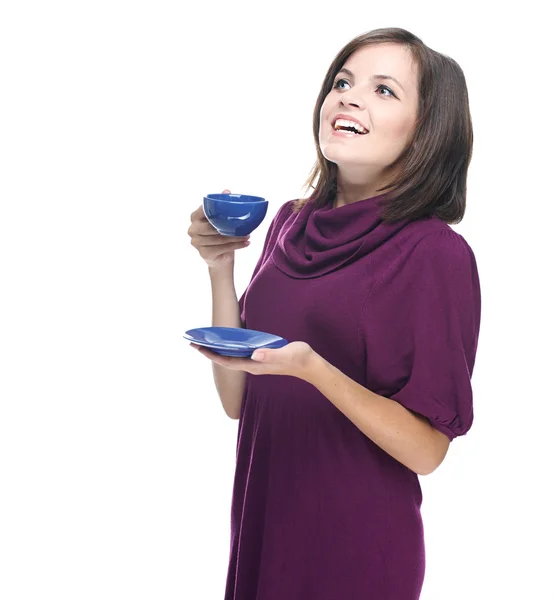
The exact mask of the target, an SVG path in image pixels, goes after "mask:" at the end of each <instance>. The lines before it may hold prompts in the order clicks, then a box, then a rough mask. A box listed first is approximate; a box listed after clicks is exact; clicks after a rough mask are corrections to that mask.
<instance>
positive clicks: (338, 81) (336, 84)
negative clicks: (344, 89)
mask: <svg viewBox="0 0 554 600" xmlns="http://www.w3.org/2000/svg"><path fill="white" fill-rule="evenodd" d="M341 81H344V82H345V83H348V81H346V79H337V81H335V85H334V86H333V87H334V88H339V85H340V82H341Z"/></svg>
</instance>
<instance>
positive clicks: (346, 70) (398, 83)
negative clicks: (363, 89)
mask: <svg viewBox="0 0 554 600" xmlns="http://www.w3.org/2000/svg"><path fill="white" fill-rule="evenodd" d="M339 73H346V74H347V75H349V76H350V77H352V79H354V73H352V71H350V69H346V68H345V67H343V68H342V69H341V70H340V71H339V72H338V73H337V75H338V74H339ZM370 79H381V80H383V79H384V80H386V79H391V80H392V81H394V82H395V83H396V84H397V85H398V87H399V88H400V89H401V90H402V91H405V90H404V88H403V87H402V84H401V83H400V81H398V79H396V78H395V77H393V76H392V75H372V76H371V77H370Z"/></svg>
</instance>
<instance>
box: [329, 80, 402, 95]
mask: <svg viewBox="0 0 554 600" xmlns="http://www.w3.org/2000/svg"><path fill="white" fill-rule="evenodd" d="M343 82H344V83H348V80H346V79H337V81H335V83H334V85H333V89H344V88H341V83H343ZM348 85H350V84H349V83H348ZM376 90H378V91H381V90H386V91H387V92H388V94H379V96H394V97H395V98H396V94H395V93H394V92H393V91H392V90H391V89H390V88H388V87H387V86H386V85H383V84H379V85H378V86H377V88H376Z"/></svg>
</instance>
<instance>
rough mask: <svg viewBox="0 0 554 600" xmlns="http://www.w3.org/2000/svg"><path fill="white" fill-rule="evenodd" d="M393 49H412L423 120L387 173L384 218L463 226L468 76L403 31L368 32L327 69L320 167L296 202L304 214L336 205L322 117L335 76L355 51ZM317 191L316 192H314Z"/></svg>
mask: <svg viewBox="0 0 554 600" xmlns="http://www.w3.org/2000/svg"><path fill="white" fill-rule="evenodd" d="M385 42H389V43H390V42H393V43H397V44H401V45H403V46H405V47H407V48H408V49H409V50H410V52H411V55H412V57H413V59H414V60H415V62H416V64H417V67H418V93H419V103H418V113H417V119H416V124H415V127H414V129H413V131H412V134H411V137H410V139H409V142H408V143H407V145H406V147H405V149H404V150H403V152H402V153H401V154H400V156H399V157H398V158H397V160H396V161H394V162H393V163H392V164H391V165H389V166H388V167H387V168H386V170H385V172H384V177H385V185H384V186H382V187H381V188H379V189H378V190H377V191H378V192H380V193H382V194H384V201H383V203H382V209H381V217H382V218H383V220H385V221H390V222H393V221H398V220H402V219H407V220H414V219H417V218H420V217H424V216H428V215H432V214H434V215H436V216H438V217H439V218H440V219H442V220H443V221H445V222H446V223H459V222H460V221H461V220H462V218H463V216H464V213H465V207H466V189H467V183H466V182H467V171H468V167H469V163H470V161H471V153H472V149H473V128H472V123H471V115H470V112H469V100H468V92H467V86H466V81H465V77H464V73H463V71H462V69H461V68H460V66H459V65H458V63H457V62H456V61H454V60H453V59H452V58H449V57H448V56H445V55H443V54H440V53H438V52H436V51H434V50H431V49H430V48H428V47H427V46H426V45H425V44H424V43H423V42H422V41H421V40H420V39H419V38H418V37H416V36H415V35H413V34H412V33H410V32H409V31H406V30H405V29H400V28H384V29H375V30H373V31H369V32H367V33H364V34H362V35H359V36H358V37H356V38H354V39H353V40H352V41H351V42H349V43H348V44H346V46H344V48H343V49H342V50H340V52H339V53H338V54H337V56H336V57H335V59H334V60H333V62H332V63H331V66H330V67H329V69H328V71H327V74H326V75H325V79H324V80H323V84H322V86H321V90H320V92H319V96H318V98H317V102H316V104H315V107H314V112H313V136H314V140H315V145H316V150H317V160H316V162H315V164H314V166H313V168H312V170H311V173H310V175H309V177H308V179H307V180H306V182H305V184H304V186H303V188H302V190H303V192H304V193H308V191H309V190H310V189H313V192H311V193H310V195H309V197H307V198H301V199H298V200H295V201H294V202H293V210H294V211H295V212H297V211H299V210H300V209H301V208H302V206H304V204H306V203H307V202H313V203H314V204H315V206H317V207H321V206H324V205H326V204H327V203H329V202H332V201H333V200H334V199H335V196H336V193H337V173H338V167H337V165H336V164H335V163H333V162H330V161H328V160H327V159H326V158H325V157H324V156H323V154H322V152H321V148H320V147H319V125H320V111H321V106H322V104H323V101H324V100H325V98H326V97H327V94H329V92H330V91H331V89H332V86H333V82H334V80H335V77H336V75H337V73H338V71H339V70H340V69H341V68H342V67H343V65H344V63H345V62H346V60H347V59H348V57H349V56H350V55H351V54H353V53H354V52H355V51H356V50H358V48H362V47H363V46H367V45H369V44H380V43H385ZM314 184H315V185H314Z"/></svg>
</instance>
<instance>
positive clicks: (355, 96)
mask: <svg viewBox="0 0 554 600" xmlns="http://www.w3.org/2000/svg"><path fill="white" fill-rule="evenodd" d="M340 99H341V102H342V103H343V104H347V105H350V106H355V107H356V108H365V103H364V101H363V98H362V97H361V95H360V94H359V93H358V92H354V91H353V90H348V91H347V92H344V93H342V94H341V96H340Z"/></svg>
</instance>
